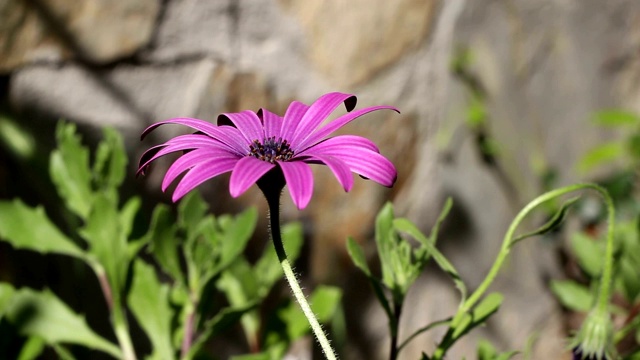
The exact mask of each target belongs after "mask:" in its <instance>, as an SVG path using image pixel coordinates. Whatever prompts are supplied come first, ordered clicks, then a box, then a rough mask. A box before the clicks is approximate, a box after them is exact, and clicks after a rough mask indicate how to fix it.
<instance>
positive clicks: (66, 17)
mask: <svg viewBox="0 0 640 360" xmlns="http://www.w3.org/2000/svg"><path fill="white" fill-rule="evenodd" d="M461 46H462V47H465V48H467V49H469V50H470V51H471V54H472V58H473V61H472V62H471V63H470V69H469V71H470V72H472V73H473V74H474V76H476V77H477V78H478V79H479V81H480V83H481V84H482V86H483V88H484V90H485V94H486V106H487V112H488V116H489V119H490V131H491V132H492V133H493V134H494V135H495V137H496V140H497V142H498V144H500V147H501V150H502V153H503V154H506V155H505V156H504V157H503V158H502V161H501V166H502V168H503V170H504V173H505V174H506V176H507V178H509V179H511V181H512V183H513V187H514V188H515V189H516V191H517V194H518V195H517V196H515V197H514V196H513V193H509V192H508V191H505V186H504V183H503V182H501V181H500V179H499V178H497V177H496V174H495V171H494V169H492V168H490V167H487V166H485V164H483V162H482V161H481V159H480V158H479V156H478V154H477V151H476V150H475V147H474V143H473V136H472V134H470V133H469V132H468V131H467V130H465V127H464V126H463V122H464V118H465V116H466V115H465V111H466V109H467V107H468V104H469V100H470V98H469V89H468V87H466V86H464V85H463V84H462V83H461V82H460V81H458V80H457V79H456V77H455V76H454V75H453V74H452V72H451V71H450V63H451V61H452V59H453V57H454V54H455V52H456V49H458V48H459V47H461ZM639 46H640V3H639V2H637V1H632V0H613V1H607V2H604V1H599V0H582V1H568V0H537V1H527V0H500V1H495V0H493V1H492V0H474V1H467V0H447V1H437V0H396V1H387V0H352V1H346V0H279V1H277V0H227V1H222V0H218V1H207V0H164V1H159V0H130V1H117V0H101V1H90V0H75V1H69V0H3V1H0V49H2V55H1V56H0V72H1V73H3V74H5V75H6V77H8V79H9V87H8V95H7V96H8V99H9V103H10V107H11V109H12V111H13V112H14V113H15V114H17V115H18V116H19V118H21V119H23V121H24V122H25V124H26V125H29V126H35V127H37V126H41V125H42V124H43V123H45V122H52V121H54V120H57V119H58V118H61V117H62V118H66V119H69V120H71V121H74V122H78V123H80V124H83V125H85V127H86V128H88V129H98V128H100V127H103V126H106V125H109V126H115V127H117V128H118V129H120V130H121V131H122V132H123V133H124V134H125V136H126V139H127V145H128V148H129V151H130V153H131V155H132V156H134V157H137V156H138V155H139V154H140V153H141V151H142V150H143V149H144V148H145V147H148V146H149V145H150V144H151V143H155V142H157V141H161V139H166V136H169V135H171V134H175V133H177V131H180V130H179V129H176V128H167V129H163V131H164V132H163V133H162V134H161V135H155V137H154V138H153V139H148V140H146V142H145V143H144V144H141V143H139V141H138V134H139V133H140V132H141V130H142V129H143V128H145V127H146V126H147V125H149V124H150V123H152V122H154V121H158V120H163V119H167V118H170V117H176V116H188V117H197V118H201V119H211V120H213V119H215V118H216V116H217V114H219V113H220V112H223V111H237V110H241V109H257V108H259V107H267V108H269V109H272V110H274V111H275V112H279V113H282V112H283V110H284V109H285V108H286V106H287V105H288V103H289V102H290V101H291V100H293V99H297V100H300V101H304V102H307V103H309V102H312V101H313V100H315V99H316V98H317V97H318V96H320V95H321V94H323V93H325V92H328V91H335V90H338V91H345V92H353V93H356V94H357V95H358V96H359V102H360V104H359V106H372V105H378V104H391V105H395V106H397V107H399V108H400V109H401V110H402V114H401V115H397V114H395V113H390V112H389V113H387V112H380V113H374V114H371V115H368V116H367V117H366V118H363V119H361V120H359V121H357V122H354V123H353V124H352V125H350V127H349V129H348V131H349V132H351V133H358V134H361V135H364V136H367V137H370V138H372V139H373V140H374V141H375V142H376V143H377V144H379V145H380V148H381V151H382V152H383V154H385V155H387V156H388V157H390V158H391V159H392V161H394V162H395V163H396V164H397V166H398V170H399V178H398V183H397V185H396V186H395V187H394V188H393V189H391V190H387V189H384V188H382V187H380V186H377V185H376V184H373V183H370V182H367V181H364V180H360V179H357V181H356V184H355V186H354V189H353V191H352V192H351V193H349V194H345V193H344V192H343V191H342V190H341V188H340V186H339V185H338V184H337V182H336V181H335V180H334V179H333V178H332V175H331V174H330V173H329V171H327V170H326V169H318V171H317V172H316V175H317V178H316V179H317V180H316V184H317V186H316V189H315V194H314V197H313V199H312V202H311V204H310V206H309V207H308V209H307V210H305V211H303V212H301V213H300V212H298V211H297V210H295V209H294V208H293V206H292V204H291V203H290V202H289V201H288V200H287V199H285V209H284V215H285V216H286V217H287V218H288V219H301V220H303V221H304V223H305V224H306V226H307V233H308V235H309V239H308V241H309V244H310V245H309V246H310V247H311V249H312V251H311V252H310V259H309V260H310V262H311V266H310V271H309V275H310V276H311V278H312V279H314V281H321V282H329V283H335V284H339V285H346V284H351V285H352V284H354V283H362V281H363V279H362V277H359V276H358V275H357V274H355V273H354V271H353V266H352V265H351V263H350V262H349V260H348V259H347V257H346V255H345V247H344V243H345V238H346V237H347V236H353V237H354V238H356V239H358V240H359V241H361V242H362V243H363V244H365V246H366V247H367V248H368V249H369V250H371V251H373V244H372V232H371V231H372V230H371V229H372V223H373V219H374V216H375V211H376V210H377V209H379V207H380V206H381V205H382V204H383V203H384V202H385V201H386V200H393V201H394V203H395V205H396V208H397V210H398V213H400V214H401V215H405V216H408V217H409V218H411V219H412V220H414V221H416V222H417V223H418V224H419V225H420V226H421V227H422V228H423V229H425V230H427V229H429V227H430V224H431V223H432V222H433V219H434V217H435V214H437V212H438V210H439V208H440V205H441V204H442V202H443V199H444V198H445V197H446V196H452V197H453V198H454V200H455V202H456V208H455V211H454V214H452V218H451V219H450V221H449V225H448V226H447V229H446V232H445V234H444V235H443V237H442V239H441V245H442V247H443V249H444V250H445V252H446V253H447V255H449V256H451V258H452V261H453V262H454V264H455V265H456V266H457V267H458V268H459V269H460V270H461V272H462V275H463V278H464V279H465V280H466V281H468V282H469V284H471V285H472V286H473V285H477V284H478V283H479V281H480V280H481V279H482V277H483V276H484V274H485V272H486V271H487V270H488V268H489V266H490V264H491V262H492V261H493V257H494V256H495V253H496V251H497V249H498V247H499V246H500V241H501V238H502V235H503V233H504V231H505V230H506V227H507V225H508V223H509V222H510V221H511V218H512V216H513V214H514V209H516V208H517V207H518V206H520V205H521V204H522V202H526V201H527V200H528V199H531V198H532V197H533V196H534V195H535V194H537V193H539V192H540V191H541V185H540V183H539V180H538V179H539V176H538V175H537V173H536V169H538V170H539V168H540V167H543V168H554V169H555V170H557V171H558V175H559V181H558V185H563V184H568V183H570V182H573V181H576V180H584V178H582V177H581V176H582V175H580V174H578V173H577V172H576V171H575V170H574V164H575V162H576V160H577V159H578V158H579V156H580V155H581V154H583V153H584V152H585V150H586V149H588V148H589V147H591V146H593V145H594V144H596V143H597V142H599V141H601V140H603V138H604V137H605V136H611V134H602V133H599V131H598V129H596V128H594V127H591V126H589V123H588V119H589V116H590V114H591V113H592V112H593V111H595V110H598V109H600V108H603V107H624V108H628V109H630V110H635V111H640V105H639V104H640V102H638V99H639V98H640V86H638V84H639V83H640V82H639V81H638V79H640V65H639V64H640V56H639V55H638V49H639ZM443 139H444V140H443ZM133 166H134V165H133V164H132V169H131V170H132V172H133V170H134V169H133ZM165 166H166V165H165ZM161 175H162V169H160V167H157V171H156V172H155V174H153V175H152V176H151V177H150V178H148V179H146V180H144V181H145V182H147V183H148V184H147V185H148V186H149V188H151V189H157V188H158V182H159V180H160V178H161ZM226 186H227V185H226V182H225V181H224V180H219V181H212V182H211V183H210V184H208V186H206V187H203V190H204V191H205V194H206V195H207V196H208V198H209V199H210V200H211V202H212V205H213V208H214V209H216V211H225V210H233V206H236V207H237V206H239V205H229V204H231V203H234V204H238V202H237V201H236V202H231V201H230V197H229V195H228V192H227V190H226ZM240 203H243V204H247V205H248V204H261V203H262V201H261V199H260V197H259V195H258V193H257V191H255V189H254V191H251V192H249V193H248V194H247V195H245V196H243V197H242V198H241V199H240ZM554 251H555V250H554V248H553V247H551V246H549V245H545V244H543V243H539V242H536V241H535V240H534V241H531V242H529V243H525V244H523V245H522V246H519V247H518V248H517V250H516V251H515V252H514V254H513V260H512V261H511V262H510V264H509V269H508V271H505V272H504V274H503V275H502V276H501V277H500V278H499V280H498V281H497V284H496V289H499V290H501V291H504V292H505V293H506V297H507V301H506V302H505V304H504V306H503V308H502V309H501V311H500V313H499V314H498V316H496V319H495V321H492V322H491V323H490V324H489V326H488V327H486V328H485V329H482V330H480V331H477V332H475V333H474V335H473V336H471V338H470V340H475V339H477V338H478V337H488V338H490V339H492V340H494V341H496V342H497V344H499V345H501V346H503V347H504V349H522V348H523V347H524V346H525V343H526V341H527V339H528V336H530V335H531V334H534V333H537V334H538V341H537V343H536V344H537V345H536V346H535V349H536V350H535V351H536V352H535V355H534V358H559V357H558V355H557V354H558V353H560V352H562V350H563V349H564V346H565V344H564V343H562V342H561V341H560V340H558V337H559V336H562V334H564V333H563V331H564V329H563V324H562V322H561V316H560V310H559V308H558V306H557V304H556V303H555V301H554V300H553V299H552V297H551V296H550V294H549V292H548V291H547V290H546V284H545V279H547V278H548V277H550V276H554V275H557V270H556V267H557V264H556V259H555V258H554ZM344 274H349V276H344ZM351 285H350V287H349V289H347V296H350V297H351V298H352V299H354V298H355V299H357V300H355V301H354V302H353V303H350V304H347V316H348V320H349V321H350V322H351V324H350V329H352V330H353V331H355V332H358V334H359V335H357V336H355V335H354V339H355V340H354V343H353V344H351V345H350V350H349V357H348V358H350V359H359V358H362V359H365V358H366V359H378V358H379V359H382V358H384V357H383V356H382V355H378V354H386V347H387V346H388V344H387V343H386V342H385V341H379V340H381V339H385V338H386V325H385V320H384V315H383V314H382V312H381V310H380V309H377V308H375V307H374V305H373V303H372V301H373V300H372V299H371V293H370V291H369V290H368V289H367V288H366V286H351ZM360 285H362V284H360ZM350 289H351V290H350ZM353 289H357V290H353ZM414 290H415V291H413V292H412V293H411V294H410V297H409V300H408V301H409V303H408V307H407V309H406V311H405V314H406V315H407V316H406V317H405V318H404V319H403V323H404V325H405V328H403V329H402V331H401V336H402V334H408V333H409V331H410V330H412V329H416V328H418V327H420V326H421V325H423V324H425V323H426V322H427V321H428V320H434V319H440V318H442V317H444V316H445V315H447V314H450V313H451V312H452V311H453V309H454V308H455V307H456V306H457V299H456V295H455V291H454V290H453V288H452V286H451V284H450V283H448V282H447V281H446V280H445V279H444V277H443V276H442V275H440V274H438V272H437V271H433V269H431V271H430V272H428V273H427V274H425V276H424V277H423V278H421V279H420V280H419V283H418V285H417V287H416V289H414ZM438 336H439V334H438V333H437V332H436V333H433V334H427V335H423V336H421V337H420V338H419V339H418V340H416V341H415V342H414V343H413V344H412V345H411V346H410V347H409V348H408V349H407V350H406V351H405V352H404V353H403V357H402V358H403V359H415V358H417V357H418V354H419V353H420V351H421V350H422V349H429V348H430V347H431V346H433V344H434V343H435V342H436V340H437V337H438ZM371 344H374V345H373V346H374V347H373V348H372V347H371V346H372V345H371ZM473 353H474V349H473V344H472V342H471V341H469V342H466V343H463V344H462V345H461V346H459V347H458V348H456V349H454V351H453V352H452V354H451V358H452V359H455V358H460V357H461V356H463V355H465V354H466V355H467V356H468V355H470V354H473Z"/></svg>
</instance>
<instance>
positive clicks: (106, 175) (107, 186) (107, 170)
mask: <svg viewBox="0 0 640 360" xmlns="http://www.w3.org/2000/svg"><path fill="white" fill-rule="evenodd" d="M103 133H104V138H103V139H102V141H101V142H100V144H98V148H97V150H96V157H95V161H94V166H93V173H94V174H95V176H97V177H98V178H97V179H95V180H96V183H97V184H98V186H99V187H100V188H102V189H104V190H111V189H116V188H117V187H118V186H120V185H121V184H122V181H123V180H124V178H125V175H126V167H127V154H126V152H125V149H124V144H123V142H122V136H121V135H120V133H119V132H118V131H116V130H115V129H112V128H109V127H107V128H104V130H103Z"/></svg>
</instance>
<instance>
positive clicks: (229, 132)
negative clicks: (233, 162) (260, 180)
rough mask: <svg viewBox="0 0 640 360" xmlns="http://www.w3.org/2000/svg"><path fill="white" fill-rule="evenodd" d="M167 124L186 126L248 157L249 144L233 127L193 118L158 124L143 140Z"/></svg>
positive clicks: (148, 130)
mask: <svg viewBox="0 0 640 360" xmlns="http://www.w3.org/2000/svg"><path fill="white" fill-rule="evenodd" d="M165 124H179V125H185V126H188V127H190V128H192V129H195V130H197V131H200V132H203V133H204V134H206V135H208V136H209V137H211V138H213V139H216V140H218V141H220V142H221V143H223V144H226V145H227V146H228V147H229V148H231V149H233V150H234V151H236V152H238V153H239V154H243V155H246V154H247V153H248V149H249V143H247V142H246V140H244V138H243V137H242V135H241V134H240V131H239V130H238V129H236V128H234V127H232V126H216V125H213V124H211V123H209V122H207V121H204V120H200V119H191V118H175V119H170V120H166V121H160V122H157V123H155V124H153V125H151V126H149V127H148V128H146V129H145V130H144V131H143V132H142V136H141V138H142V139H144V137H145V136H147V134H149V133H150V132H151V131H152V130H154V129H155V128H157V127H158V126H161V125H165Z"/></svg>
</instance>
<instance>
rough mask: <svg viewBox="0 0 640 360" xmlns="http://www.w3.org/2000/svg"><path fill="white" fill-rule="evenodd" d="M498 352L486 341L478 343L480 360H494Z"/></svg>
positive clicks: (482, 340)
mask: <svg viewBox="0 0 640 360" xmlns="http://www.w3.org/2000/svg"><path fill="white" fill-rule="evenodd" d="M497 354H498V351H496V348H495V347H494V346H493V344H491V343H490V342H488V341H487V340H485V339H481V340H480V341H478V360H494V358H495V357H496V355H497Z"/></svg>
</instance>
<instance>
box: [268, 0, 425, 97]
mask: <svg viewBox="0 0 640 360" xmlns="http://www.w3.org/2000/svg"><path fill="white" fill-rule="evenodd" d="M280 3H281V4H282V6H283V7H284V8H285V9H287V11H289V13H291V14H292V15H293V16H294V17H296V18H297V19H299V21H300V23H301V24H302V26H303V27H304V28H305V30H306V33H307V36H308V44H309V45H308V46H309V49H308V56H309V59H310V61H311V62H312V63H313V64H314V65H315V66H316V67H317V68H318V69H319V70H320V71H321V72H322V73H323V74H324V75H325V76H327V77H328V78H329V79H331V80H332V82H333V83H334V84H336V85H338V86H350V85H355V84H359V83H362V82H364V81H365V80H367V79H369V78H371V77H372V76H374V75H375V74H376V73H378V72H379V71H381V70H382V69H384V68H385V67H387V66H389V65H390V64H393V63H394V62H395V61H396V60H398V59H400V58H401V57H402V56H403V55H404V54H406V53H408V52H411V51H413V50H415V49H416V48H417V47H418V46H419V45H420V44H422V43H423V41H424V39H425V37H426V36H427V35H428V33H429V29H430V25H431V22H432V20H433V13H434V8H435V6H434V5H435V4H436V0H396V1H388V0H351V1H343V0H281V2H280ZM345 14H349V15H348V16H344V15H345Z"/></svg>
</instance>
